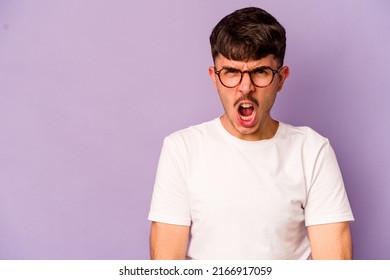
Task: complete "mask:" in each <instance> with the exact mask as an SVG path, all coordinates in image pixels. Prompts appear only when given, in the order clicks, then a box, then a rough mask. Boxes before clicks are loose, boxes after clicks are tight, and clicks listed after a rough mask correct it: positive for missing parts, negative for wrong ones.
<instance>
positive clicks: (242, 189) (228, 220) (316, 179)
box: [148, 119, 353, 259]
mask: <svg viewBox="0 0 390 280" xmlns="http://www.w3.org/2000/svg"><path fill="white" fill-rule="evenodd" d="M148 218H149V220H151V221H156V222H162V223H168V224H177V225H187V226H191V236H190V242H189V247H188V252H187V256H188V258H190V259H308V258H310V257H311V251H310V246H309V240H308V237H307V229H306V226H310V225H316V224H326V223H335V222H341V221H352V220H353V215H352V211H351V208H350V205H349V202H348V198H347V194H346V192H345V188H344V184H343V179H342V176H341V173H340V169H339V166H338V163H337V160H336V157H335V154H334V152H333V149H332V147H331V146H330V144H329V141H328V140H327V139H326V138H324V137H322V136H320V135H319V134H318V133H316V132H315V131H313V130H312V129H310V128H308V127H293V126H290V125H287V124H284V123H280V124H279V128H278V130H277V132H276V134H275V136H274V137H273V138H271V139H268V140H261V141H244V140H241V139H238V138H236V137H234V136H232V135H231V134H229V133H228V132H227V131H226V130H225V129H224V128H223V126H222V124H221V122H220V120H219V119H215V120H213V121H210V122H207V123H203V124H200V125H197V126H192V127H190V128H187V129H184V130H181V131H178V132H176V133H174V134H172V135H170V136H168V137H167V138H165V141H164V145H163V148H162V152H161V156H160V162H159V165H158V170H157V176H156V182H155V186H154V192H153V198H152V203H151V208H150V212H149V217H148Z"/></svg>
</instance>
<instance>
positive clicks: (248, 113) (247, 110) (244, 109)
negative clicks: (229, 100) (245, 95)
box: [238, 103, 255, 121]
mask: <svg viewBox="0 0 390 280" xmlns="http://www.w3.org/2000/svg"><path fill="white" fill-rule="evenodd" d="M254 111H255V108H254V107H253V105H252V104H249V103H243V104H241V105H240V106H239V107H238V114H239V115H240V118H241V119H242V120H243V121H250V120H251V119H252V118H253V115H254V114H253V113H254Z"/></svg>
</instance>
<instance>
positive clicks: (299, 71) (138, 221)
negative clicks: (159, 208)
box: [0, 0, 390, 259]
mask: <svg viewBox="0 0 390 280" xmlns="http://www.w3.org/2000/svg"><path fill="white" fill-rule="evenodd" d="M249 5H257V6H260V7H263V8H265V9H267V10H268V11H269V12H271V13H272V14H274V15H275V16H276V17H277V18H278V19H279V20H280V21H281V23H282V24H283V25H284V26H285V27H286V29H287V31H288V51H287V58H286V64H288V65H289V66H290V67H291V72H292V74H291V76H290V78H289V80H288V81H287V84H286V87H285V89H284V91H283V92H282V93H281V94H280V96H279V99H278V101H277V104H276V105H275V109H274V115H275V116H276V117H277V118H278V119H280V120H283V121H284V122H288V123H292V124H295V125H310V126H312V127H313V128H315V129H316V130H318V131H319V132H320V133H322V134H324V135H326V136H328V137H329V138H330V140H331V142H332V143H333V146H334V148H335V150H336V152H337V155H338V158H339V162H340V165H341V168H342V171H343V174H344V177H345V182H346V185H347V189H348V193H349V196H350V200H351V204H352V206H353V210H354V213H355V217H356V222H355V223H353V224H352V230H353V237H354V248H355V258H357V259H390V239H389V238H388V236H389V235H390V223H389V218H388V215H389V212H390V205H389V204H388V201H389V197H390V188H389V185H390V183H389V182H390V172H389V169H390V163H389V161H388V157H389V155H390V148H389V144H388V143H389V140H388V138H389V136H390V123H389V120H390V112H389V108H390V106H389V105H390V97H389V94H390V86H389V78H388V77H389V74H390V70H389V65H390V56H389V51H388V49H389V45H390V36H389V28H390V18H389V17H388V11H389V10H390V4H389V2H388V1H386V0H383V1H379V0H377V1H371V0H364V1H353V0H346V1H336V0H332V1H329V0H328V1H309V0H304V1H294V2H292V1H288V0H277V1H248V0H247V1H233V0H229V1H227V0H219V1H183V0H169V1H158V0H155V1H151V0H148V1H137V2H136V1H126V0H115V1H109V0H84V1H79V0H59V1H52V0H37V1H11V0H8V1H7V0H0V258H1V259H147V258H148V234H149V223H148V221H147V220H146V216H147V212H148V208H149V201H150V196H151V192H152V187H153V181H154V173H155V169H156V165H157V161H158V156H159V151H160V148H161V144H162V139H163V137H164V136H165V135H167V134H169V133H171V132H173V131H175V130H177V129H180V128H184V127H186V126H189V125H191V124H195V123H199V122H202V121H206V120H209V119H211V118H214V117H216V116H218V115H219V114H221V112H222V109H221V106H220V104H219V101H218V99H217V95H216V93H215V92H214V89H213V87H212V84H211V82H210V81H209V78H208V75H207V67H208V66H209V65H210V64H211V58H210V54H209V46H208V35H209V33H210V31H211V29H212V27H213V26H214V25H215V24H216V23H217V21H218V20H219V19H220V18H221V17H222V16H224V15H226V14H227V13H230V12H231V11H233V10H235V9H237V8H241V7H244V6H249Z"/></svg>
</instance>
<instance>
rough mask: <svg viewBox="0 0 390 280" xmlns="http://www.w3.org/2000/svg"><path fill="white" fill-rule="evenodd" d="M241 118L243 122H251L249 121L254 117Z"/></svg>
mask: <svg viewBox="0 0 390 280" xmlns="http://www.w3.org/2000/svg"><path fill="white" fill-rule="evenodd" d="M240 118H241V119H242V120H243V121H249V120H250V119H251V118H252V116H248V117H244V116H241V115H240Z"/></svg>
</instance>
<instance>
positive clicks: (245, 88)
mask: <svg viewBox="0 0 390 280" xmlns="http://www.w3.org/2000/svg"><path fill="white" fill-rule="evenodd" d="M238 89H239V91H240V92H241V93H242V94H248V93H251V92H252V91H254V89H255V85H254V84H253V83H252V80H251V77H250V74H249V72H247V71H245V72H243V73H242V80H241V83H240V84H239V86H238Z"/></svg>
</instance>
